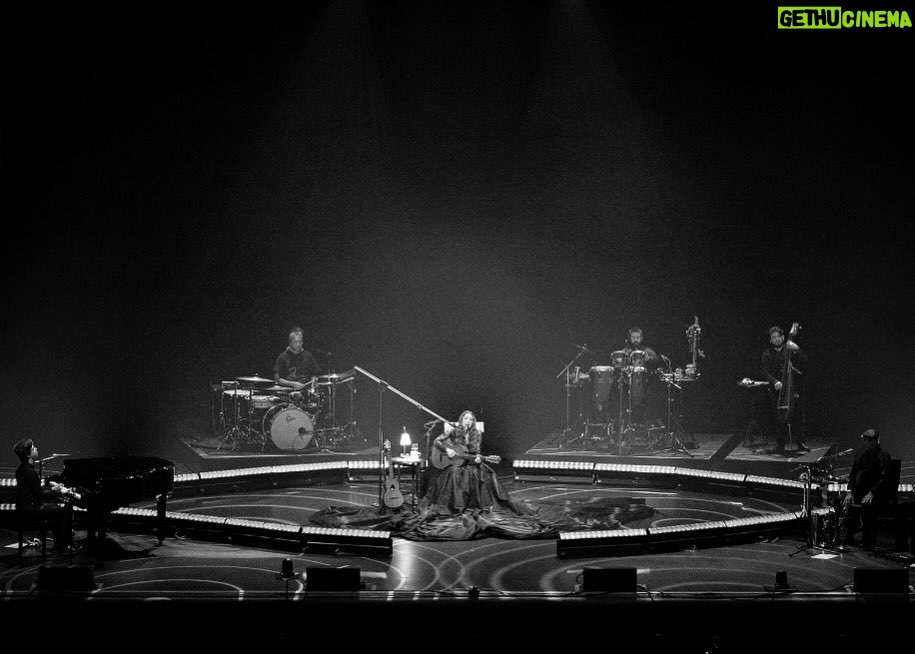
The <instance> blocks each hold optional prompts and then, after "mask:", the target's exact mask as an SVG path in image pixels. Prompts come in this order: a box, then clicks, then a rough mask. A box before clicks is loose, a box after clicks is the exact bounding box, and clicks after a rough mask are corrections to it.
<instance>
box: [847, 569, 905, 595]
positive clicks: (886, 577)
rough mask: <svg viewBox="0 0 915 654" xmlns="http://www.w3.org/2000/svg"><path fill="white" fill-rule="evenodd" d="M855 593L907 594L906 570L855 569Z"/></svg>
mask: <svg viewBox="0 0 915 654" xmlns="http://www.w3.org/2000/svg"><path fill="white" fill-rule="evenodd" d="M854 591H855V592H856V593H903V594H905V593H908V592H909V570H908V568H855V585H854Z"/></svg>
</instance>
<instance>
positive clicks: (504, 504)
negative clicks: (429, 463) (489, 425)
mask: <svg viewBox="0 0 915 654" xmlns="http://www.w3.org/2000/svg"><path fill="white" fill-rule="evenodd" d="M449 427H453V429H449ZM482 442H483V434H482V433H481V432H480V430H479V428H478V427H477V419H476V416H474V414H473V413H472V412H471V411H464V413H462V414H461V417H460V418H459V419H458V421H457V423H455V424H453V425H452V424H450V423H446V426H445V431H444V432H443V433H442V434H441V435H440V436H438V437H437V438H436V439H435V440H434V441H433V443H432V447H433V448H435V450H437V452H438V456H440V457H442V456H443V457H447V460H448V461H449V463H450V465H448V466H447V467H446V468H444V469H443V470H441V471H440V472H439V474H438V475H437V476H436V477H435V479H434V480H431V481H430V486H429V490H428V492H427V493H426V496H425V498H424V502H425V504H426V505H428V506H429V507H430V508H436V509H439V510H446V511H448V512H449V513H451V514H459V513H463V512H464V511H487V512H491V511H492V510H493V509H495V508H498V507H501V508H505V509H508V510H511V511H515V508H514V505H513V504H512V501H511V499H510V498H509V496H508V492H506V490H505V488H504V487H503V486H502V484H501V483H500V482H499V479H498V477H497V476H496V473H495V471H494V470H493V469H492V468H490V467H489V466H488V465H487V464H486V462H485V461H484V459H483V455H482V449H481V447H482ZM432 454H433V455H435V453H432Z"/></svg>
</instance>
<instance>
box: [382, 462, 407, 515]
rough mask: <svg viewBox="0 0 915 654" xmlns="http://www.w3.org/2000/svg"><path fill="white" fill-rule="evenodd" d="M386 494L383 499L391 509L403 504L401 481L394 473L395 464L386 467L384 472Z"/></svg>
mask: <svg viewBox="0 0 915 654" xmlns="http://www.w3.org/2000/svg"><path fill="white" fill-rule="evenodd" d="M384 489H385V490H384V496H383V497H382V501H383V502H384V505H385V506H386V507H388V508H389V509H397V508H399V507H401V506H403V493H401V492H400V481H399V480H398V479H397V476H396V475H395V474H394V466H393V464H388V465H387V466H386V467H385V473H384Z"/></svg>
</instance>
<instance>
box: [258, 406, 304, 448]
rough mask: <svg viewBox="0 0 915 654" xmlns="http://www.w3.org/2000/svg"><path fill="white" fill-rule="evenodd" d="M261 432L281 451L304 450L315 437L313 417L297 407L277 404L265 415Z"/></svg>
mask: <svg viewBox="0 0 915 654" xmlns="http://www.w3.org/2000/svg"><path fill="white" fill-rule="evenodd" d="M261 431H262V432H263V433H264V435H265V436H266V435H269V436H270V440H272V441H273V444H274V445H276V446H277V447H278V448H279V449H281V450H293V451H301V450H304V449H305V448H307V447H308V446H309V444H311V439H312V438H314V435H315V426H314V422H312V420H311V416H309V415H308V414H307V413H305V412H304V411H302V409H300V408H299V407H297V406H293V405H289V404H277V405H276V406H274V407H273V408H271V409H270V410H269V411H267V413H266V414H265V415H264V421H263V423H262V429H261Z"/></svg>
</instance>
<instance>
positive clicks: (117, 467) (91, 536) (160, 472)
mask: <svg viewBox="0 0 915 654" xmlns="http://www.w3.org/2000/svg"><path fill="white" fill-rule="evenodd" d="M49 479H50V480H51V481H57V482H58V483H61V484H63V485H64V486H68V487H70V488H71V489H73V490H74V491H76V492H77V493H79V495H80V499H78V500H75V502H74V504H75V505H76V506H78V507H81V508H83V509H85V510H86V524H87V530H86V531H87V540H88V546H89V548H90V550H92V549H94V548H99V547H101V545H102V544H103V543H104V540H105V532H106V530H107V525H108V518H109V514H110V513H111V512H112V511H114V510H116V509H119V508H121V507H124V506H127V505H129V504H133V503H136V502H142V501H147V500H152V499H155V500H156V515H157V528H156V535H157V536H158V538H159V543H160V544H161V543H162V541H163V540H164V539H165V529H164V526H165V502H166V498H167V497H168V495H169V493H171V492H172V490H173V488H174V481H175V464H174V463H172V462H171V461H167V460H165V459H160V458H158V457H152V456H107V457H95V458H85V459H68V460H66V461H64V469H63V471H62V472H61V473H60V474H59V475H56V476H54V477H51V478H49Z"/></svg>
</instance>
